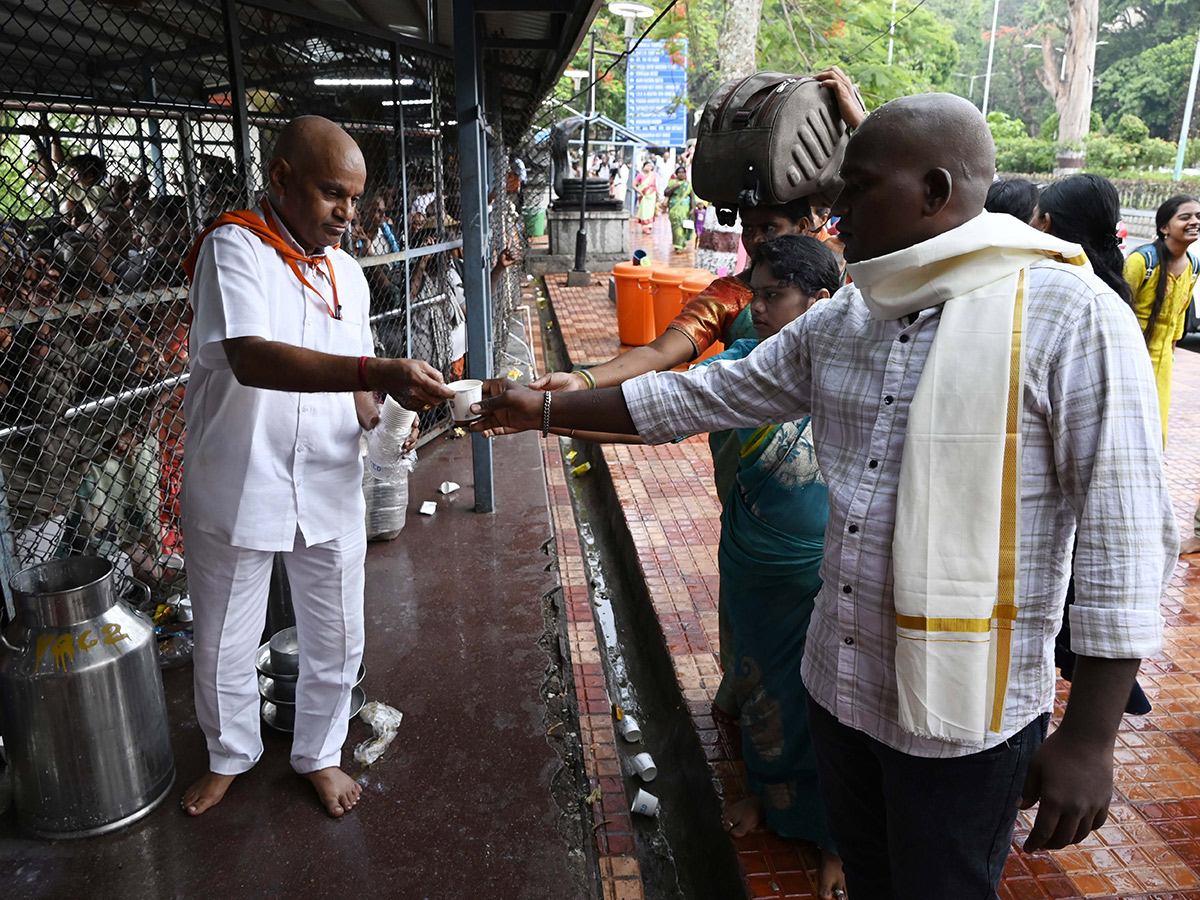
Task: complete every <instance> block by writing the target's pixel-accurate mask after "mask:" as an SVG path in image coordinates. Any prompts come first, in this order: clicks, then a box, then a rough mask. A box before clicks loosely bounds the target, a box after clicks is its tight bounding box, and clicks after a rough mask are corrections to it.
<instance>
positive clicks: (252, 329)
mask: <svg viewBox="0 0 1200 900" xmlns="http://www.w3.org/2000/svg"><path fill="white" fill-rule="evenodd" d="M279 227H280V231H281V233H282V234H284V236H285V237H288V236H287V233H286V230H285V229H284V228H283V226H282V223H280V224H279ZM329 259H330V261H331V262H332V263H333V271H334V276H335V277H336V279H337V289H338V300H339V302H340V303H341V306H342V319H341V320H338V319H334V318H333V317H332V316H330V314H329V310H328V309H327V308H326V306H325V304H324V303H323V302H322V300H321V298H320V297H318V296H317V295H316V294H315V293H313V292H312V291H310V290H309V289H308V288H306V287H305V286H304V285H303V284H301V283H300V282H299V280H298V279H297V278H296V276H295V275H294V274H293V273H292V270H291V269H290V268H289V267H288V265H287V263H286V262H285V261H284V259H283V257H281V256H280V255H279V253H278V252H276V251H275V250H273V249H272V248H271V247H269V246H268V245H267V244H264V243H263V242H262V241H261V240H259V239H258V238H257V237H256V236H255V235H253V234H252V233H250V232H249V231H247V230H246V229H244V228H241V227H239V226H237V225H226V226H224V227H222V228H218V229H216V230H215V231H213V232H212V233H211V234H210V235H209V236H208V237H207V238H206V239H205V241H204V245H203V246H202V247H201V248H200V254H199V258H198V259H197V261H196V277H195V279H194V281H193V283H192V293H191V304H192V310H193V319H192V326H191V332H190V336H189V338H188V355H189V359H190V361H191V377H190V379H189V381H188V386H187V394H186V397H185V400H184V412H185V416H186V421H187V429H188V430H187V442H186V445H185V446H186V450H185V455H184V464H183V487H182V494H181V501H182V506H183V514H184V515H185V516H186V517H188V518H189V519H190V520H191V522H192V524H193V525H195V526H196V527H198V528H201V529H203V530H205V531H211V532H213V533H214V534H217V535H220V536H221V537H223V538H225V539H226V540H227V541H229V543H231V544H232V545H234V546H237V547H247V548H250V549H254V550H291V549H292V544H293V542H294V539H295V534H296V528H297V527H299V528H300V531H301V533H302V534H303V535H304V539H305V542H306V543H307V544H309V545H312V544H319V543H322V542H324V541H328V540H332V539H333V538H337V537H343V536H344V535H347V534H349V533H350V532H352V531H354V530H355V529H356V528H362V527H363V521H364V516H365V515H366V509H365V506H364V503H363V496H362V489H361V485H362V460H361V458H360V456H359V446H358V439H359V426H358V417H357V414H356V412H355V408H354V396H353V395H352V394H350V393H348V392H347V393H339V394H332V393H331V394H301V393H294V392H290V391H267V390H261V389H259V388H251V387H246V386H244V385H242V384H239V383H238V380H237V378H236V377H234V374H233V371H232V370H231V369H230V368H229V361H228V360H227V359H226V358H225V350H224V348H223V347H222V346H221V341H224V340H226V339H229V338H241V337H261V338H265V339H266V340H270V341H280V342H282V343H285V344H292V345H294V346H296V347H304V348H306V349H308V350H317V351H321V352H323V353H335V354H340V355H343V356H353V357H355V358H357V357H359V356H374V355H375V351H374V349H373V346H372V341H371V327H370V324H369V322H368V312H369V308H370V292H369V289H368V287H367V280H366V278H365V277H364V276H363V273H362V269H361V268H360V267H359V265H358V263H357V262H356V261H355V260H354V258H353V257H352V256H350V255H349V254H348V253H345V252H344V251H342V250H340V249H330V250H329ZM300 270H301V272H302V273H303V275H304V277H305V278H306V279H308V282H309V283H310V284H312V285H313V287H315V288H317V290H319V291H321V293H322V294H323V295H324V296H325V299H326V300H327V301H328V302H329V303H330V304H332V303H333V289H332V285H331V284H330V283H329V276H328V273H327V271H326V269H325V266H323V265H322V266H320V267H316V268H311V267H307V266H304V265H303V264H300Z"/></svg>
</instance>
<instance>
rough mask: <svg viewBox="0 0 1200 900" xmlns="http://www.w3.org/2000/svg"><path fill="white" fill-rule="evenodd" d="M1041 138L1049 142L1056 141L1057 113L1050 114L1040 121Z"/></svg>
mask: <svg viewBox="0 0 1200 900" xmlns="http://www.w3.org/2000/svg"><path fill="white" fill-rule="evenodd" d="M1042 137H1044V138H1045V139H1046V140H1049V141H1057V140H1058V113H1056V112H1052V113H1050V115H1048V116H1046V118H1045V119H1044V120H1043V121H1042Z"/></svg>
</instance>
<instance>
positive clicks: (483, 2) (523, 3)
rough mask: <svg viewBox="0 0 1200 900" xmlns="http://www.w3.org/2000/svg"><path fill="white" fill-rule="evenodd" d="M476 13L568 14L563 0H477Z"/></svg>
mask: <svg viewBox="0 0 1200 900" xmlns="http://www.w3.org/2000/svg"><path fill="white" fill-rule="evenodd" d="M475 12H476V13H506V12H524V13H553V14H555V15H560V16H562V15H566V12H565V11H564V10H563V4H562V0H475Z"/></svg>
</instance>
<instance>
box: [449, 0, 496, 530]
mask: <svg viewBox="0 0 1200 900" xmlns="http://www.w3.org/2000/svg"><path fill="white" fill-rule="evenodd" d="M454 86H455V95H456V101H457V110H458V155H459V174H460V179H461V186H462V234H463V263H464V266H463V270H464V271H463V289H464V290H465V292H466V296H467V365H468V369H469V374H470V376H471V377H472V378H482V379H486V378H491V377H492V322H491V285H490V283H489V278H488V272H489V271H490V269H491V260H490V259H489V258H488V256H489V249H490V242H489V241H488V221H487V196H486V187H485V185H486V178H485V174H484V168H483V167H484V165H485V164H486V163H487V150H486V146H487V145H486V142H485V139H484V132H483V124H484V123H483V108H482V102H481V96H480V90H479V45H478V42H477V38H476V33H475V6H474V2H473V0H454ZM471 451H472V454H471V455H472V460H473V463H474V472H475V510H476V512H493V511H494V510H495V500H494V497H493V492H492V445H491V443H490V442H489V441H488V439H487V438H485V437H483V436H482V435H479V434H472V435H471Z"/></svg>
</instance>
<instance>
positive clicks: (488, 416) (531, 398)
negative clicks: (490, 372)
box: [471, 378, 545, 437]
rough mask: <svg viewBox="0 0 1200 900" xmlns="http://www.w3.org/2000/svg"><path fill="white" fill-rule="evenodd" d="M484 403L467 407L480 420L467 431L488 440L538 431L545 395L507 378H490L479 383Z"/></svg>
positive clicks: (543, 392)
mask: <svg viewBox="0 0 1200 900" xmlns="http://www.w3.org/2000/svg"><path fill="white" fill-rule="evenodd" d="M483 394H484V399H483V400H482V401H481V402H480V403H478V404H476V405H475V406H472V407H471V412H478V413H479V414H480V417H479V418H478V419H476V420H475V421H474V422H472V423H471V430H472V431H476V432H480V433H482V434H484V435H486V436H488V437H492V436H494V435H497V434H514V433H516V432H518V431H535V430H540V429H541V427H542V405H543V403H544V402H545V391H535V390H530V389H529V388H527V387H524V386H523V385H519V384H515V383H514V382H511V381H509V380H508V379H507V378H494V379H492V380H491V381H485V382H484V383H483Z"/></svg>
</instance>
